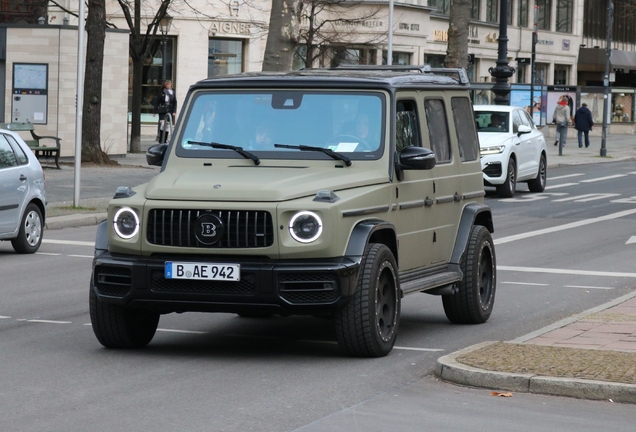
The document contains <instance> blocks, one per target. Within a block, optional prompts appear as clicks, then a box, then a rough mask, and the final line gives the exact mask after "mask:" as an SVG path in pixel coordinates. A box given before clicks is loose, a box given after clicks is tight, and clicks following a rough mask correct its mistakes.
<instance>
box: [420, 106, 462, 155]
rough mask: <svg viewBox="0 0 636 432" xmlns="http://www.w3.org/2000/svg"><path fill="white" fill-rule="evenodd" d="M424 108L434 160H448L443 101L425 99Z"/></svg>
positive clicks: (448, 144)
mask: <svg viewBox="0 0 636 432" xmlns="http://www.w3.org/2000/svg"><path fill="white" fill-rule="evenodd" d="M424 109H425V110H426V123H428V136H429V139H430V143H431V150H433V153H435V160H436V161H437V162H438V163H439V162H450V160H451V149H450V139H449V136H448V126H447V120H446V109H445V108H444V101H443V100H441V99H427V100H425V101H424ZM470 121H471V122H472V121H473V119H470Z"/></svg>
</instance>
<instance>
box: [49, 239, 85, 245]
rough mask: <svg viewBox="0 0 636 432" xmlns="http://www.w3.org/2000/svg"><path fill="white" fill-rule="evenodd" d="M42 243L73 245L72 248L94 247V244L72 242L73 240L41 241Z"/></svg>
mask: <svg viewBox="0 0 636 432" xmlns="http://www.w3.org/2000/svg"><path fill="white" fill-rule="evenodd" d="M42 243H50V244H63V245H73V246H95V242H87V241H74V240H53V239H42Z"/></svg>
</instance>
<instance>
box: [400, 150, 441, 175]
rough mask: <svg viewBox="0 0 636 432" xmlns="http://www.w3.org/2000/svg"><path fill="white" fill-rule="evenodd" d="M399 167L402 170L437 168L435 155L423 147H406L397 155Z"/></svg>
mask: <svg viewBox="0 0 636 432" xmlns="http://www.w3.org/2000/svg"><path fill="white" fill-rule="evenodd" d="M397 166H398V168H399V169H402V170H430V169H432V168H433V167H434V166H435V153H433V151H432V150H430V149H427V148H423V147H413V146H409V147H405V148H404V149H403V150H402V151H401V152H399V153H398V155H397Z"/></svg>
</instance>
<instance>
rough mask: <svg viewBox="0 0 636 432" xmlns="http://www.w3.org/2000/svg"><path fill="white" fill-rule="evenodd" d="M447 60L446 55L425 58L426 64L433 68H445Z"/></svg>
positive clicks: (427, 55)
mask: <svg viewBox="0 0 636 432" xmlns="http://www.w3.org/2000/svg"><path fill="white" fill-rule="evenodd" d="M445 59H446V56H445V55H439V54H426V55H425V56H424V63H425V64H427V65H429V66H430V67H432V68H443V67H444V60H445Z"/></svg>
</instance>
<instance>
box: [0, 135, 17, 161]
mask: <svg viewBox="0 0 636 432" xmlns="http://www.w3.org/2000/svg"><path fill="white" fill-rule="evenodd" d="M16 165H18V161H17V159H16V157H15V153H14V152H13V149H12V148H11V146H10V145H9V142H8V141H7V139H6V138H5V136H4V135H1V134H0V169H2V168H9V167H14V166H16Z"/></svg>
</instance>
